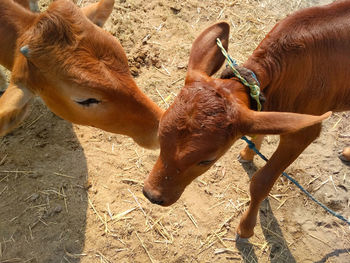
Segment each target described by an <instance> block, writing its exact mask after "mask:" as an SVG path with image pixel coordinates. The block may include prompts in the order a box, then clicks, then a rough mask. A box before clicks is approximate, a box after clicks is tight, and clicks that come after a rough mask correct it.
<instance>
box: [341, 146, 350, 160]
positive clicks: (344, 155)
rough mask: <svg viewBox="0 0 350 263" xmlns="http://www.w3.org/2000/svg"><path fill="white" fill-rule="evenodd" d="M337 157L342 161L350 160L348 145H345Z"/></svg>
mask: <svg viewBox="0 0 350 263" xmlns="http://www.w3.org/2000/svg"><path fill="white" fill-rule="evenodd" d="M339 158H340V159H341V160H342V161H344V162H350V147H345V148H344V150H343V152H342V153H341V154H340V155H339Z"/></svg>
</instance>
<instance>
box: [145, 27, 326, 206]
mask: <svg viewBox="0 0 350 263" xmlns="http://www.w3.org/2000/svg"><path fill="white" fill-rule="evenodd" d="M228 36H229V26H228V24H226V23H218V24H215V25H213V26H211V27H209V28H208V29H206V30H205V31H204V32H203V33H202V34H201V35H200V36H199V37H198V38H197V39H196V40H195V42H194V44H193V46H192V49H191V54H190V60H189V65H188V72H187V76H186V81H185V86H184V87H183V88H182V90H181V91H180V93H179V95H178V96H177V97H176V99H175V101H174V103H173V104H172V105H171V106H170V108H169V109H168V110H167V111H166V112H165V113H164V115H163V116H162V118H161V121H160V124H159V140H160V156H159V157H158V160H157V162H156V164H155V166H154V167H153V169H152V171H151V173H150V175H149V176H148V177H147V178H146V181H145V184H144V189H143V192H144V194H145V196H146V197H147V198H148V199H149V200H150V201H151V202H153V203H156V204H160V205H164V206H167V205H171V204H172V203H174V202H175V201H176V200H177V199H178V198H179V197H180V196H181V194H182V192H183V191H184V189H185V187H186V186H187V185H188V184H190V183H191V181H193V180H194V179H195V178H196V177H198V176H199V175H201V174H203V173H204V172H205V171H207V170H208V169H209V168H210V167H211V166H212V165H213V164H214V163H215V162H216V161H217V160H218V159H219V158H220V157H221V156H222V155H223V154H224V153H225V152H226V151H227V150H228V149H229V148H230V146H231V145H232V144H233V142H235V141H236V140H237V139H238V138H240V137H241V136H242V135H245V134H283V133H290V132H293V131H297V130H299V129H302V128H304V127H307V126H311V125H313V124H316V123H319V122H321V121H322V120H323V119H325V118H327V117H328V116H329V113H327V114H324V115H322V116H312V115H304V114H295V113H280V112H256V111H253V110H251V109H250V108H249V107H250V103H249V102H250V99H249V95H248V94H249V92H248V91H247V90H246V88H245V87H244V86H243V85H242V84H241V83H240V82H239V81H238V80H237V79H235V78H232V79H214V78H212V77H210V76H211V75H212V74H214V73H215V72H216V71H217V70H218V69H219V68H220V67H221V65H222V64H223V62H224V57H223V56H222V55H221V51H220V50H219V48H218V47H217V45H216V38H219V39H220V40H221V42H222V43H223V45H224V46H225V48H227V45H228Z"/></svg>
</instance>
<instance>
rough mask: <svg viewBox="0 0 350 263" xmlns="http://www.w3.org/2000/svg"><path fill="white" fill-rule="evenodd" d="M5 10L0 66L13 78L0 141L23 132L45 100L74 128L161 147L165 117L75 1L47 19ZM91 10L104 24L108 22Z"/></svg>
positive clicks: (6, 4)
mask: <svg viewBox="0 0 350 263" xmlns="http://www.w3.org/2000/svg"><path fill="white" fill-rule="evenodd" d="M104 2H108V4H110V3H111V1H104ZM0 5H1V8H0V24H1V27H0V46H1V50H0V64H2V65H4V66H5V67H6V68H8V69H9V70H11V71H12V74H11V80H10V85H9V87H8V88H7V89H6V91H5V93H4V94H3V95H2V97H0V135H4V134H6V133H8V132H9V131H11V130H12V129H13V128H14V127H16V126H18V124H19V123H20V122H21V121H22V120H23V118H24V117H25V115H26V112H27V109H28V106H29V104H30V101H31V99H32V98H33V97H34V95H39V96H40V97H41V98H42V99H43V100H44V102H45V103H46V105H47V106H48V107H49V108H50V109H51V110H52V111H53V112H54V113H56V114H57V115H59V116H60V117H62V118H64V119H66V120H68V121H71V122H73V123H77V124H83V125H90V126H94V127H98V128H101V129H103V130H106V131H109V132H113V133H119V134H125V135H128V136H130V137H132V138H133V139H134V140H135V141H136V142H137V143H138V144H139V145H141V146H143V147H147V148H155V147H158V145H159V143H158V137H157V129H158V123H159V119H160V116H161V114H162V110H161V109H160V108H159V107H158V106H157V105H156V104H155V103H154V102H152V101H151V100H150V99H149V98H148V97H146V96H145V95H144V94H143V93H142V92H141V91H140V89H139V88H138V87H137V85H136V83H135V81H134V80H133V78H132V77H131V74H130V71H129V67H128V61H127V58H126V55H125V52H124V50H123V48H122V47H121V45H120V44H119V42H118V41H117V40H116V39H115V38H114V37H113V36H112V35H110V34H109V33H107V32H105V31H104V30H102V29H101V28H99V27H97V26H95V25H94V24H93V23H91V22H90V21H89V20H88V19H87V18H86V16H84V14H83V12H82V11H81V10H79V8H77V7H76V6H75V5H74V4H73V3H72V2H71V1H67V0H58V1H55V2H53V3H52V4H51V5H50V6H49V8H48V9H47V10H46V11H45V12H43V13H41V14H37V13H32V12H30V11H28V10H26V9H24V8H23V7H21V6H20V5H18V4H16V3H14V2H13V1H12V0H0ZM97 8H98V5H97ZM85 10H87V12H88V15H92V19H93V20H94V19H97V21H96V22H97V23H98V24H103V22H104V18H103V16H102V18H101V16H99V15H98V14H96V12H95V13H94V12H91V9H90V8H86V9H85ZM103 10H105V9H103ZM83 11H84V9H83ZM105 14H107V13H105ZM104 16H105V15H104ZM1 36H3V37H1ZM4 36H6V37H4Z"/></svg>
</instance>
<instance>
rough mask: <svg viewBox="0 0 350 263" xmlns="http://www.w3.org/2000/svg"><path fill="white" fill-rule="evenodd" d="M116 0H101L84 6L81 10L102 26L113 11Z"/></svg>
mask: <svg viewBox="0 0 350 263" xmlns="http://www.w3.org/2000/svg"><path fill="white" fill-rule="evenodd" d="M113 7H114V0H100V1H99V2H97V3H93V4H90V5H88V6H85V7H83V8H82V9H81V10H82V11H83V13H84V15H85V16H86V17H87V18H89V19H90V21H91V22H92V23H94V24H96V25H97V26H99V27H102V26H103V25H104V23H105V22H106V20H107V19H108V17H109V16H110V14H111V13H112V11H113Z"/></svg>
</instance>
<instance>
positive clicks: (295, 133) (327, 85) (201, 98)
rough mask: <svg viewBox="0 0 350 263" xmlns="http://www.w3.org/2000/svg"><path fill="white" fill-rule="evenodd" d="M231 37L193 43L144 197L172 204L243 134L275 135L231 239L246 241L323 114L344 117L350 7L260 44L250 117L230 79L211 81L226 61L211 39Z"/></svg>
mask: <svg viewBox="0 0 350 263" xmlns="http://www.w3.org/2000/svg"><path fill="white" fill-rule="evenodd" d="M228 36H229V25H228V24H227V23H218V24H215V25H213V26H211V27H209V28H208V29H206V30H205V31H204V32H203V33H202V34H201V35H200V36H199V37H198V38H197V39H196V41H195V42H194V44H193V46H192V49H191V54H190V60H189V65H188V72H187V76H186V80H185V86H184V88H182V90H181V91H180V93H179V95H178V96H177V98H176V99H175V101H174V103H173V104H172V105H171V107H170V108H169V109H168V110H167V111H166V112H165V113H164V115H163V116H162V118H161V121H160V124H159V126H160V127H159V140H160V148H161V151H160V156H159V158H158V160H157V162H156V164H155V166H154V168H153V170H152V171H151V173H150V175H149V176H148V178H147V179H146V181H145V184H144V189H143V191H144V194H145V196H146V197H147V198H148V199H149V200H150V201H151V202H153V203H157V204H160V205H163V206H168V205H171V204H172V203H174V202H175V201H176V200H177V199H178V198H179V197H180V195H181V194H182V192H183V191H184V189H185V187H186V186H187V185H188V184H189V183H190V182H191V181H192V180H193V179H194V178H196V177H197V176H199V175H201V174H202V173H204V172H205V171H207V170H208V169H209V168H210V167H211V166H212V165H213V164H214V163H215V162H216V161H217V160H218V159H219V158H220V157H221V156H222V155H223V154H224V153H225V152H226V151H227V150H228V149H229V148H230V146H231V145H232V144H233V143H234V142H235V141H236V140H237V139H238V138H240V137H241V136H242V135H245V134H248V135H249V134H250V135H253V134H260V135H264V134H280V142H279V145H278V148H277V150H276V151H275V153H274V154H273V155H272V157H271V158H270V160H269V161H268V162H267V164H266V165H265V166H264V167H263V168H261V169H260V170H259V171H257V172H256V173H255V174H254V175H253V178H252V180H251V183H250V195H251V202H250V205H249V208H248V210H247V211H246V212H245V214H244V215H243V217H242V218H241V221H240V224H239V226H238V230H237V232H238V234H239V235H240V236H241V237H243V238H248V237H250V236H252V235H253V229H254V226H255V224H256V219H257V213H258V210H259V206H260V203H261V202H262V201H263V200H264V199H265V198H266V197H267V196H268V194H269V192H270V190H271V188H272V186H273V184H274V182H275V181H276V180H277V178H278V177H279V176H280V174H281V172H282V171H283V170H285V169H286V168H287V167H288V166H289V165H290V164H291V163H292V162H293V161H294V160H295V159H296V158H297V157H298V156H299V155H300V154H301V153H302V152H303V150H304V149H305V148H306V147H307V146H308V145H309V144H310V143H311V142H312V141H314V140H315V139H316V138H317V137H318V136H319V134H320V131H321V122H322V120H324V119H326V118H327V117H329V116H330V114H331V112H329V111H345V110H350V88H349V83H350V1H344V2H335V3H333V4H331V5H328V6H324V7H313V8H309V9H305V10H302V11H299V12H296V13H294V14H293V15H290V16H288V17H287V18H286V19H284V20H282V21H281V22H279V23H278V24H277V25H276V26H275V27H274V28H273V30H272V31H271V32H270V33H269V34H268V35H267V36H266V38H265V39H264V40H263V41H262V42H261V43H260V45H259V46H258V47H257V49H256V50H255V51H254V53H253V54H252V56H251V57H250V58H249V59H248V61H247V62H246V63H245V64H244V67H245V68H247V69H250V70H251V71H253V72H255V74H256V75H257V77H258V80H259V81H260V83H261V90H262V91H263V92H264V94H265V97H266V101H265V104H264V111H263V112H258V111H256V110H254V105H253V103H252V100H251V98H250V95H249V90H248V88H246V87H245V86H243V85H242V84H241V82H239V81H238V79H237V78H235V77H233V78H230V79H215V78H212V77H210V76H211V75H212V74H214V73H215V72H216V71H217V70H218V69H219V68H220V67H221V65H222V64H223V62H224V57H223V56H222V55H221V51H220V50H219V48H218V47H217V44H216V41H215V40H216V38H219V39H220V40H221V41H222V42H223V44H224V46H226V47H227V43H228ZM315 115H321V116H315ZM261 140H262V137H261V136H258V137H257V138H256V141H258V143H257V144H258V145H260V144H261V143H259V142H261ZM247 155H248V156H247ZM247 157H248V158H249V160H251V159H252V153H251V152H250V150H249V152H248V153H245V154H244V155H243V158H247Z"/></svg>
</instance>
